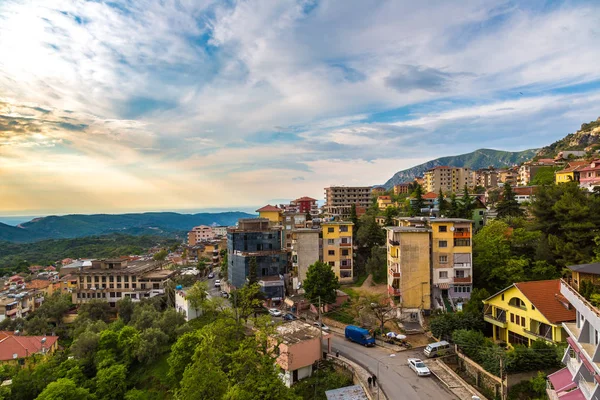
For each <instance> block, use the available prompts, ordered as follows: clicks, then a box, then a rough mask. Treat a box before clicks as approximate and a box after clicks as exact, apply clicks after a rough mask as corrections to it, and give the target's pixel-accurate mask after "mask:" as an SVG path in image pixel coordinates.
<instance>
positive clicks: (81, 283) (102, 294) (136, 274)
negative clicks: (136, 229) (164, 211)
mask: <svg viewBox="0 0 600 400" xmlns="http://www.w3.org/2000/svg"><path fill="white" fill-rule="evenodd" d="M175 274H176V271H171V270H166V269H162V263H160V262H156V261H154V260H152V259H141V260H137V261H129V260H128V259H102V260H92V261H86V262H84V263H83V264H82V266H81V267H78V268H77V269H76V270H74V271H71V275H72V276H74V277H76V278H77V287H76V288H75V290H73V293H72V296H73V300H72V301H73V303H75V304H81V303H86V302H88V301H90V300H92V299H96V300H104V301H107V302H108V303H109V304H110V306H111V307H115V306H116V304H117V301H119V300H121V299H123V298H125V297H129V298H131V300H133V301H140V300H142V299H145V298H151V297H155V296H159V295H162V294H164V293H165V284H166V282H167V281H168V280H169V279H171V278H172V277H173V276H174V275H175Z"/></svg>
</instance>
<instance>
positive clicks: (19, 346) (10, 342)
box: [0, 332, 58, 361]
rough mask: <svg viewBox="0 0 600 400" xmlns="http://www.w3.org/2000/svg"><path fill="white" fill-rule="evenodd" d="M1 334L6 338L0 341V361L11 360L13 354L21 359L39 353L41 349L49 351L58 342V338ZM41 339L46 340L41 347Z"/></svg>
mask: <svg viewBox="0 0 600 400" xmlns="http://www.w3.org/2000/svg"><path fill="white" fill-rule="evenodd" d="M2 333H3V334H4V335H6V336H5V337H4V338H2V339H0V361H9V360H12V359H14V354H16V355H17V358H23V357H28V356H31V355H33V354H35V353H40V352H41V351H42V347H43V348H46V349H50V348H51V347H52V346H54V344H55V343H56V341H57V340H58V336H14V335H13V334H12V333H10V332H2ZM0 337H1V336H0ZM43 338H46V342H45V343H44V345H43V346H42V339H43Z"/></svg>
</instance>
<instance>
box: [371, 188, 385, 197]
mask: <svg viewBox="0 0 600 400" xmlns="http://www.w3.org/2000/svg"><path fill="white" fill-rule="evenodd" d="M371 194H372V195H373V196H374V197H377V196H380V195H382V194H385V188H384V187H383V186H376V187H374V188H373V189H371Z"/></svg>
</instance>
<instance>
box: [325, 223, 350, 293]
mask: <svg viewBox="0 0 600 400" xmlns="http://www.w3.org/2000/svg"><path fill="white" fill-rule="evenodd" d="M353 227H354V224H353V223H352V222H345V221H329V222H323V223H321V230H322V236H323V262H324V263H325V264H328V265H329V266H330V267H331V268H332V269H333V272H335V275H336V276H337V277H338V279H339V280H340V282H351V281H352V279H353V278H354V259H353V251H352V228H353Z"/></svg>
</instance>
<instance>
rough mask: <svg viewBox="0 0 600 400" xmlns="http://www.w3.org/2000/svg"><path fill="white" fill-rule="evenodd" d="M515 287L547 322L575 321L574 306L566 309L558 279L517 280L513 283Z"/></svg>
mask: <svg viewBox="0 0 600 400" xmlns="http://www.w3.org/2000/svg"><path fill="white" fill-rule="evenodd" d="M515 287H516V288H517V289H519V290H520V291H521V293H523V295H524V296H525V297H527V299H528V300H529V301H531V304H533V305H534V306H535V308H537V309H538V311H539V312H540V313H542V315H543V316H544V317H546V319H547V320H548V321H549V322H551V323H553V324H557V323H560V322H566V321H575V308H573V307H571V308H570V309H567V308H566V307H565V302H566V304H569V302H568V301H566V299H565V298H564V297H563V296H561V294H560V279H553V280H549V281H531V282H519V283H515Z"/></svg>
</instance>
